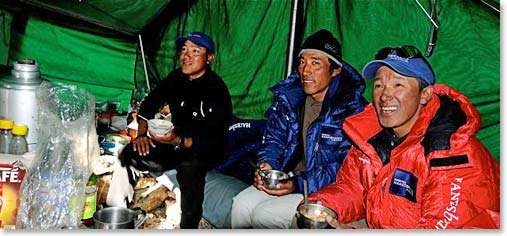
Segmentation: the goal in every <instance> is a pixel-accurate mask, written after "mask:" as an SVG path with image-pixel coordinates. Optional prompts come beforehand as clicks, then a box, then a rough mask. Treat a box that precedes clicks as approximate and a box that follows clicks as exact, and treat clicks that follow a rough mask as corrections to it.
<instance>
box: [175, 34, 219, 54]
mask: <svg viewBox="0 0 507 236" xmlns="http://www.w3.org/2000/svg"><path fill="white" fill-rule="evenodd" d="M187 40H190V42H192V43H194V44H195V45H197V46H199V47H203V48H206V50H208V51H209V52H210V53H212V54H213V53H215V52H214V50H213V49H211V48H210V47H208V46H206V45H205V44H204V43H203V41H202V40H203V39H202V38H200V37H193V36H179V37H178V38H176V41H175V42H176V47H177V48H178V49H180V48H181V47H183V44H185V42H186V41H187Z"/></svg>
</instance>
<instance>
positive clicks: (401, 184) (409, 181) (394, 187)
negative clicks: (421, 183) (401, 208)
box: [389, 168, 417, 202]
mask: <svg viewBox="0 0 507 236" xmlns="http://www.w3.org/2000/svg"><path fill="white" fill-rule="evenodd" d="M416 190H417V177H415V175H414V174H412V173H410V172H408V171H404V170H401V169H398V168H396V170H395V171H394V176H393V179H392V181H391V187H389V193H391V194H394V195H398V196H401V197H404V198H406V199H408V200H409V201H411V202H417V201H416Z"/></svg>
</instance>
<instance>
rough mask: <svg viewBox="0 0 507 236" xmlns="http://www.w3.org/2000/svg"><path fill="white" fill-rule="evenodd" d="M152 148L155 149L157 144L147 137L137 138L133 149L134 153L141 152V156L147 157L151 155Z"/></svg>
mask: <svg viewBox="0 0 507 236" xmlns="http://www.w3.org/2000/svg"><path fill="white" fill-rule="evenodd" d="M150 146H151V147H153V148H155V147H156V146H155V144H154V143H153V141H151V139H150V138H148V137H147V136H146V135H142V136H137V138H136V139H135V140H134V142H133V144H132V147H133V148H134V152H135V151H137V152H139V156H146V155H148V154H150Z"/></svg>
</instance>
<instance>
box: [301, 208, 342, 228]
mask: <svg viewBox="0 0 507 236" xmlns="http://www.w3.org/2000/svg"><path fill="white" fill-rule="evenodd" d="M326 216H331V217H333V218H336V216H337V215H336V212H334V211H333V210H332V209H331V208H328V207H326V206H324V205H321V204H318V203H308V204H301V205H299V206H298V208H297V212H296V219H297V225H298V228H300V229H329V228H331V226H330V225H329V224H328V223H327V221H326Z"/></svg>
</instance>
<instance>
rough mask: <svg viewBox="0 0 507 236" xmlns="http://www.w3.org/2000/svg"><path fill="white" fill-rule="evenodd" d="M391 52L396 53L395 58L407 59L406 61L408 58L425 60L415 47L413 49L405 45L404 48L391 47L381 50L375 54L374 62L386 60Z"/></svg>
mask: <svg viewBox="0 0 507 236" xmlns="http://www.w3.org/2000/svg"><path fill="white" fill-rule="evenodd" d="M393 52H396V55H397V56H399V57H403V58H407V59H410V58H422V59H425V58H424V57H423V55H422V54H421V52H420V51H419V49H417V48H416V47H414V46H412V45H405V46H401V47H396V48H393V47H385V48H382V49H380V50H379V51H378V52H377V54H375V60H383V59H386V58H387V56H389V55H390V54H392V53H393Z"/></svg>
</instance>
